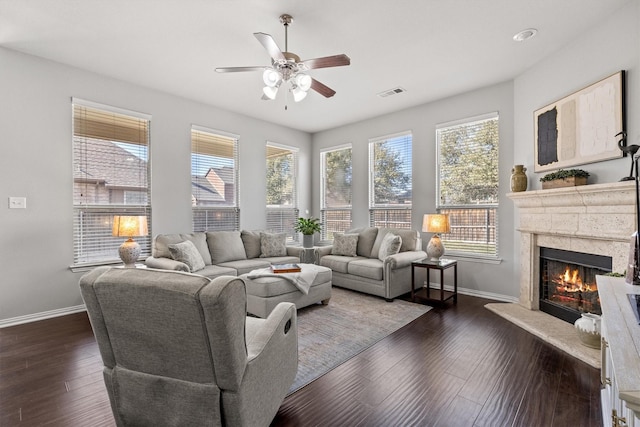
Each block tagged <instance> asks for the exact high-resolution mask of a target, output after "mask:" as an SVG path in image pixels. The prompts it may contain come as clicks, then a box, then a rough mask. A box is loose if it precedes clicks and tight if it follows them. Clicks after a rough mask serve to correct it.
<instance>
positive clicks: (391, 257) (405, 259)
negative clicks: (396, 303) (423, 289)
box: [316, 227, 427, 300]
mask: <svg viewBox="0 0 640 427" xmlns="http://www.w3.org/2000/svg"><path fill="white" fill-rule="evenodd" d="M390 233H391V235H390V236H389V237H388V238H387V239H388V240H393V241H394V243H395V244H396V245H398V244H399V246H400V247H399V248H397V246H396V248H392V249H391V252H387V253H385V254H384V255H381V249H383V250H388V249H389V248H388V246H389V245H387V244H386V242H385V237H386V236H387V234H390ZM354 235H357V238H355V237H353V236H354ZM396 236H399V239H398V238H397V237H396ZM346 237H351V239H350V242H351V244H353V242H354V240H355V241H357V243H356V247H355V248H352V250H349V249H345V247H344V245H342V246H343V247H342V248H338V246H339V245H337V244H336V241H337V240H338V239H340V242H343V241H344V239H345V238H346ZM347 246H348V245H347ZM337 249H339V250H337ZM393 249H398V252H397V253H393V252H395V251H394V250H393ZM345 254H348V255H345ZM316 256H317V260H318V263H319V264H320V265H322V266H324V267H329V268H330V269H331V270H332V282H333V285H334V286H340V287H342V288H348V289H353V290H356V291H360V292H365V293H367V294H372V295H377V296H380V297H384V298H385V299H387V300H392V299H393V298H395V297H397V296H399V295H403V294H405V293H407V292H410V291H411V262H413V261H418V260H422V259H424V258H426V257H427V253H426V252H424V251H423V250H422V239H421V238H420V233H419V232H417V231H415V230H401V229H392V228H378V227H367V228H360V229H354V230H350V231H347V232H346V233H345V234H344V235H338V236H336V238H335V240H334V245H332V246H322V247H319V248H318V249H317V250H316Z"/></svg>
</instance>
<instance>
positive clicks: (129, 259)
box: [118, 239, 140, 268]
mask: <svg viewBox="0 0 640 427" xmlns="http://www.w3.org/2000/svg"><path fill="white" fill-rule="evenodd" d="M118 254H119V255H120V259H121V260H122V262H123V263H124V266H125V268H136V261H138V258H139V257H140V245H139V244H138V242H136V241H134V240H133V239H129V240H127V241H126V242H124V243H123V244H121V245H120V247H119V248H118Z"/></svg>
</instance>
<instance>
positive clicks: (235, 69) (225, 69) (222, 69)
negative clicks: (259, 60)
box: [216, 66, 267, 73]
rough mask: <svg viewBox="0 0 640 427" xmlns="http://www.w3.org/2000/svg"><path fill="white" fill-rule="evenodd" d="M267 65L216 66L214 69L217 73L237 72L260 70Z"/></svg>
mask: <svg viewBox="0 0 640 427" xmlns="http://www.w3.org/2000/svg"><path fill="white" fill-rule="evenodd" d="M265 68H267V67H264V66H255V67H218V68H216V71H217V72H218V73H237V72H239V71H262V70H264V69H265Z"/></svg>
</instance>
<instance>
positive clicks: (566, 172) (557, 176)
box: [540, 169, 589, 190]
mask: <svg viewBox="0 0 640 427" xmlns="http://www.w3.org/2000/svg"><path fill="white" fill-rule="evenodd" d="M588 177H589V172H587V171H583V170H582V169H560V170H558V171H556V172H551V173H548V174H546V175H545V176H543V177H542V178H540V182H542V189H543V190H545V189H547V188H560V187H574V186H577V185H585V184H586V183H587V178H588Z"/></svg>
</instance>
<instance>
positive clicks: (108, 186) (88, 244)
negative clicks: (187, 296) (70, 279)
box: [72, 98, 152, 267]
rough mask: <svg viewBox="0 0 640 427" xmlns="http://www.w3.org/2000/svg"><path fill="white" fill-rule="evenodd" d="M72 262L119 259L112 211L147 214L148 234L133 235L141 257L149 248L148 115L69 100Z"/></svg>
mask: <svg viewBox="0 0 640 427" xmlns="http://www.w3.org/2000/svg"><path fill="white" fill-rule="evenodd" d="M72 110H73V248H74V250H73V265H72V267H81V266H91V265H97V264H104V263H112V262H119V261H120V258H119V256H118V247H119V246H120V245H121V244H122V243H123V242H124V240H123V239H122V237H113V236H112V235H111V234H112V224H113V217H114V216H115V215H136V216H137V215H141V216H146V217H147V224H148V227H149V234H148V235H147V236H140V237H134V239H135V240H136V241H137V242H138V243H139V244H140V247H141V256H142V257H145V256H148V255H150V253H151V251H150V248H151V244H150V243H151V238H150V236H151V235H152V233H151V186H150V179H149V176H150V175H149V173H150V170H149V122H150V116H147V115H144V114H140V113H136V112H132V111H127V110H122V109H119V108H114V107H109V106H105V105H100V104H96V103H93V102H89V101H83V100H80V99H77V98H74V99H73V100H72Z"/></svg>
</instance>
